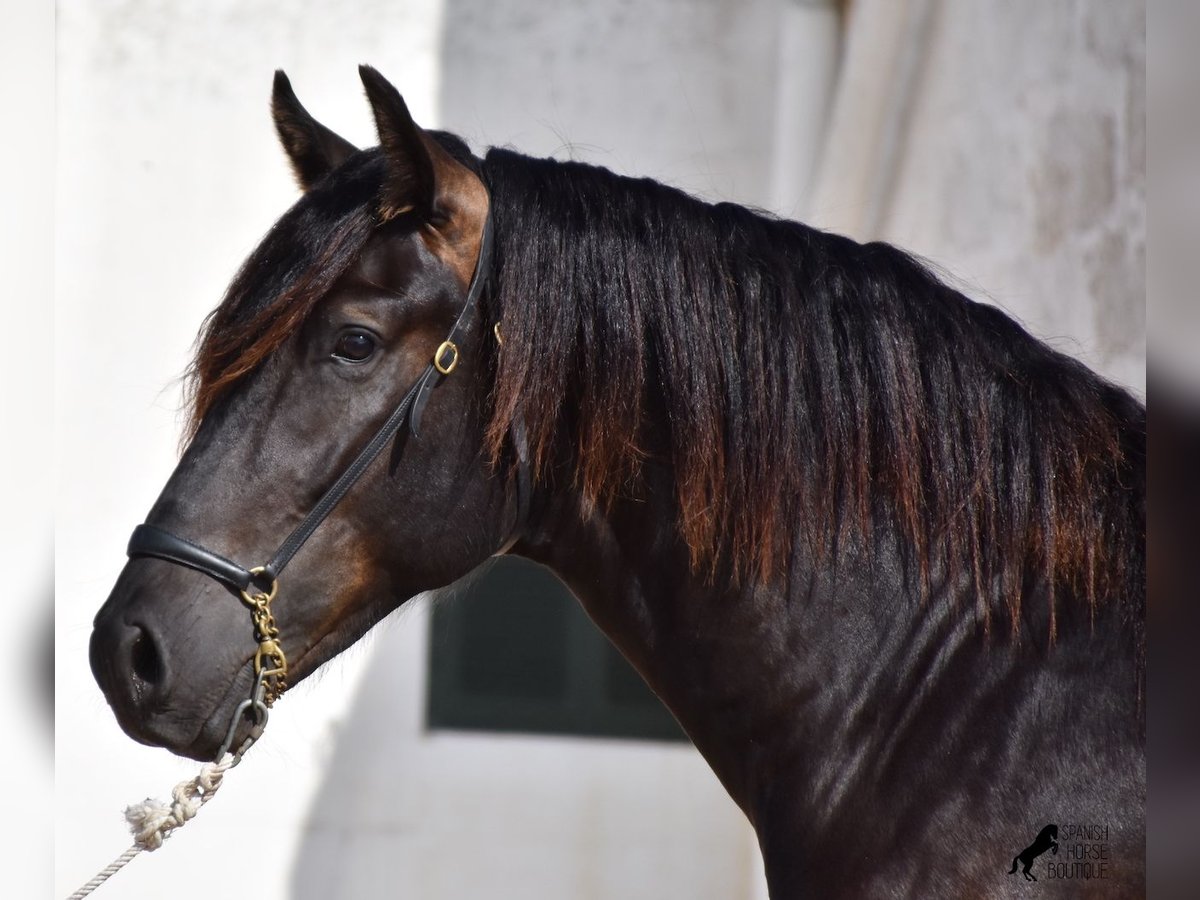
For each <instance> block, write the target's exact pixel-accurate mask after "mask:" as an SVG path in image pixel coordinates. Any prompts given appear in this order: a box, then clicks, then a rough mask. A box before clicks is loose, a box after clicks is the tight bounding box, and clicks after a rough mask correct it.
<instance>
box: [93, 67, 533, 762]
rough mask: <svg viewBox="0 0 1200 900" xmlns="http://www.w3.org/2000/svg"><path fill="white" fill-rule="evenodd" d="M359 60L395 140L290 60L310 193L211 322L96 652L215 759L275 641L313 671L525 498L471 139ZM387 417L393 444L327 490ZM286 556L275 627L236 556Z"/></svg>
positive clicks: (155, 720)
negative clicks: (338, 113)
mask: <svg viewBox="0 0 1200 900" xmlns="http://www.w3.org/2000/svg"><path fill="white" fill-rule="evenodd" d="M361 74H362V79H363V83H364V85H365V87H366V91H367V96H368V99H369V101H370V104H371V106H372V109H373V112H374V116H375V120H376V124H377V127H378V133H379V140H380V146H379V147H378V148H372V149H369V150H357V149H356V148H355V147H354V146H352V145H351V144H350V143H348V142H347V141H345V140H343V139H342V138H341V137H339V136H337V135H336V134H334V133H333V132H332V131H330V130H329V129H327V128H326V127H324V126H323V125H321V124H320V123H318V122H317V121H315V120H314V119H313V118H312V117H311V116H310V115H309V114H308V112H307V111H306V110H305V109H304V107H303V106H302V105H301V104H300V102H299V101H298V100H297V99H296V97H295V95H294V94H293V93H292V90H291V87H290V85H289V83H288V80H287V78H286V77H285V76H284V75H283V73H282V72H281V73H278V74H277V75H276V81H275V90H274V97H273V112H274V119H275V125H276V128H277V130H278V132H279V136H280V139H281V141H282V144H283V147H284V149H285V151H286V152H287V155H288V157H289V158H290V161H291V164H292V167H293V169H294V171H295V173H296V176H297V178H298V181H299V182H300V186H301V188H302V189H303V195H302V197H301V198H300V199H299V200H298V201H297V203H296V204H295V205H294V206H293V207H292V208H291V209H290V210H288V211H287V212H286V213H285V214H284V215H283V217H282V218H281V219H280V220H279V221H278V222H277V223H276V225H275V226H274V227H273V228H272V229H271V231H270V232H269V233H268V234H267V236H266V237H265V238H264V239H263V241H262V243H261V244H260V245H259V247H258V248H257V249H256V250H255V251H254V252H253V253H252V254H251V255H250V257H249V258H248V260H247V262H246V263H245V265H244V266H243V268H242V270H241V272H240V273H239V274H238V275H237V277H236V278H235V280H234V282H233V284H232V285H231V287H230V289H229V292H228V295H227V296H226V298H225V300H224V301H223V302H222V304H221V306H220V307H219V308H218V309H217V310H216V311H215V312H214V313H213V314H212V316H211V317H210V319H209V320H208V322H207V324H206V326H205V330H204V332H203V334H202V338H201V341H200V347H199V353H198V356H197V359H196V362H195V364H194V367H193V404H194V420H195V425H194V433H193V435H192V438H191V440H190V443H189V445H188V446H187V448H186V451H185V452H184V454H183V456H182V458H181V460H180V462H179V465H178V467H177V468H176V470H175V472H174V473H173V474H172V476H171V477H170V479H169V481H168V482H167V484H166V486H165V487H164V488H163V491H162V493H161V495H160V496H159V498H158V500H157V502H156V503H155V504H154V506H153V508H152V509H151V511H150V513H149V515H148V517H147V525H146V526H142V527H141V528H140V529H139V530H138V532H135V537H134V540H133V542H132V543H131V559H130V560H129V562H128V563H127V564H126V566H125V568H124V570H123V571H122V572H121V574H120V576H119V578H118V580H117V582H116V585H115V587H114V588H113V590H112V593H111V595H110V596H109V598H108V601H107V602H106V603H105V604H104V606H103V608H102V609H101V610H100V612H99V614H98V615H97V616H96V620H95V630H94V632H93V635H92V639H91V649H90V655H91V664H92V669H93V671H94V673H95V676H96V678H97V680H98V682H99V683H100V685H101V687H102V689H103V691H104V693H105V695H106V697H107V699H108V701H109V703H110V704H111V706H112V707H113V709H114V711H115V712H116V715H117V717H118V720H119V721H120V724H121V726H122V727H123V728H124V729H125V731H126V732H128V733H129V734H130V735H131V736H132V737H134V738H136V739H137V740H140V741H143V742H145V743H148V744H154V745H161V746H163V747H166V748H168V749H170V750H172V751H174V752H176V753H180V754H183V755H187V756H192V757H195V758H198V759H199V758H208V757H211V756H212V755H213V754H214V753H215V752H216V750H217V748H218V747H219V746H221V744H222V738H223V737H225V736H226V733H227V731H228V730H229V723H230V722H231V720H232V719H233V718H234V716H235V710H236V709H237V708H238V705H239V702H240V701H242V700H243V699H244V698H245V697H246V696H248V695H249V694H250V692H251V685H252V683H253V682H254V679H255V674H254V672H255V667H254V659H255V657H256V655H257V656H258V657H259V658H260V659H261V657H262V656H263V654H264V652H265V654H266V656H268V657H270V658H271V659H274V658H275V657H276V655H277V654H279V655H280V656H279V659H280V661H282V655H281V654H282V653H283V652H286V665H287V678H288V680H289V681H290V682H292V683H294V682H295V681H297V680H299V679H301V678H303V677H305V676H306V675H308V674H310V673H311V672H312V671H313V670H314V669H316V668H317V667H318V666H320V665H321V664H322V663H323V662H325V661H326V660H328V659H330V658H331V657H333V656H334V655H336V654H337V653H338V652H340V651H341V650H342V649H344V648H345V647H347V646H348V645H349V644H351V643H352V642H354V641H355V640H356V639H357V638H359V637H360V636H361V635H362V634H364V633H365V632H366V631H367V630H368V629H369V628H370V627H371V626H372V625H374V624H375V623H376V622H378V621H379V620H380V619H381V618H383V617H384V616H385V615H387V614H388V613H389V612H390V611H391V610H393V609H395V608H396V607H398V606H399V605H400V604H402V603H403V602H405V601H406V600H407V599H409V598H410V597H413V596H414V595H416V594H418V593H421V592H423V591H426V590H428V589H431V588H435V587H439V586H442V585H446V584H448V583H450V582H452V581H454V580H455V579H456V578H458V577H459V576H461V575H463V574H464V573H466V572H467V571H469V570H470V569H472V568H474V567H475V566H476V565H477V564H479V563H480V562H482V561H483V560H484V559H486V558H487V557H488V556H490V555H492V554H493V553H495V552H497V550H499V549H501V548H502V546H503V545H504V543H505V542H506V540H508V539H509V538H510V537H511V535H512V533H513V530H514V524H515V521H516V518H517V514H516V509H517V502H516V499H515V498H514V496H513V491H512V490H511V489H510V484H509V481H508V479H506V478H503V477H499V476H498V475H497V472H498V471H499V470H498V469H497V468H496V467H495V465H494V462H495V460H494V459H492V458H491V456H490V455H489V454H488V453H486V452H484V451H483V449H482V448H483V446H484V437H483V430H484V424H485V423H484V416H483V410H484V407H485V406H486V399H487V394H486V390H485V388H484V387H483V386H484V385H486V383H487V381H486V377H485V376H486V373H487V371H488V368H489V366H490V365H491V364H492V355H493V354H494V353H495V352H496V346H495V344H496V339H495V338H493V337H492V330H491V326H490V325H485V324H484V322H483V317H484V316H483V312H482V311H480V310H477V309H472V310H468V309H466V308H465V304H466V303H467V302H468V294H469V291H470V292H471V297H472V299H473V298H474V295H475V294H476V293H477V290H476V288H475V285H474V283H473V278H474V280H475V282H478V283H479V285H482V284H483V281H484V279H485V277H486V274H487V273H486V272H484V271H481V272H479V273H478V275H477V274H476V268H477V261H479V260H480V258H481V250H482V245H483V242H484V235H485V231H486V228H487V225H488V214H489V210H488V205H489V201H488V193H487V190H486V188H485V186H484V184H483V182H482V180H481V179H480V177H479V175H478V174H477V172H478V168H477V165H476V161H475V160H474V159H473V157H471V156H470V154H469V152H468V151H467V150H466V147H465V145H463V144H462V143H461V142H460V141H458V140H457V139H456V138H453V137H452V136H449V135H444V134H440V133H433V132H426V131H423V130H422V129H420V128H419V127H418V126H417V125H416V124H415V123H414V122H413V120H412V118H411V116H410V115H409V112H408V109H407V107H406V106H405V103H404V101H403V99H402V98H401V96H400V94H399V93H398V92H397V91H396V89H395V88H393V87H392V86H391V85H390V84H389V83H388V82H387V81H385V80H384V79H383V78H382V76H380V75H379V74H378V73H377V72H375V71H374V70H373V69H370V68H367V67H364V68H363V69H362V70H361ZM451 329H453V332H451ZM448 333H451V334H452V336H453V337H454V338H455V341H453V342H449V341H443V339H444V338H446V336H447V334H448ZM435 356H436V359H435ZM435 385H436V387H437V390H436V393H434V392H433V390H432V389H433V387H434V386H435ZM410 395H412V396H411V397H410ZM431 395H432V396H435V397H436V402H433V403H432V404H431V405H430V406H429V407H428V410H427V411H425V410H424V404H425V402H426V401H428V400H429V399H431ZM401 398H404V399H403V402H401ZM398 404H399V405H400V406H402V407H404V408H403V409H400V408H398ZM397 415H399V418H400V419H403V420H404V421H403V422H402V423H401V425H402V427H398V428H393V429H392V431H391V432H389V433H387V434H382V433H381V432H380V429H381V427H383V425H384V423H385V422H387V421H389V420H390V419H391V418H395V417H396V416H397ZM418 423H419V431H418V429H417V428H416V426H417V425H418ZM385 430H386V429H385ZM372 435H376V436H377V437H379V438H380V447H379V449H381V450H382V452H381V453H380V454H379V457H378V458H374V457H372V458H371V459H366V460H365V461H364V462H363V463H362V464H361V465H360V466H359V468H360V469H361V472H357V471H356V472H355V474H357V475H358V476H359V477H358V478H357V481H356V482H355V483H353V484H352V486H350V487H349V489H348V490H346V491H345V493H344V496H341V495H339V496H336V497H331V494H332V493H336V491H334V490H331V486H332V485H334V484H335V483H337V482H338V479H339V476H340V475H343V473H345V472H346V470H347V469H348V468H351V467H352V466H353V465H354V463H355V461H356V460H357V459H359V458H360V457H361V456H362V453H363V446H364V444H366V443H367V442H368V441H369V440H370V439H371V437H372ZM351 481H354V479H351ZM342 487H345V485H342ZM339 489H340V488H339ZM318 507H319V508H320V509H319V512H320V516H319V517H318V516H317V510H316V509H315V508H318ZM325 507H328V508H325ZM298 526H299V528H298ZM308 526H312V527H311V528H309V527H308ZM306 528H307V530H308V533H307V534H297V532H304V531H305V530H306ZM289 533H291V535H292V537H291V538H288V536H289ZM285 538H287V539H288V540H287V542H286V544H290V545H291V546H288V547H286V551H287V552H286V553H285V552H284V548H281V549H280V551H275V548H276V547H280V545H281V542H285ZM272 553H274V554H275V556H274V557H272ZM293 555H294V562H292V556H293ZM284 556H286V557H287V558H283V557H284ZM268 559H271V560H272V563H271V565H273V566H274V571H269V573H268V574H269V578H264V579H262V581H266V580H269V581H270V582H271V585H270V590H271V592H274V591H275V590H276V589H278V597H277V598H272V600H271V606H270V610H269V611H270V615H271V617H272V621H271V622H270V623H269V625H267V626H265V627H266V633H263V629H264V625H263V622H261V621H257V620H256V622H255V624H254V627H252V623H251V616H250V614H249V613H248V611H247V609H246V608H245V606H244V605H243V604H242V603H240V602H239V595H241V596H242V598H243V599H248V600H253V599H254V598H259V599H265V598H266V597H267V592H266V585H264V584H263V583H261V581H259V582H258V583H256V584H251V583H250V581H249V580H246V578H245V577H243V578H242V580H241V581H239V575H238V573H246V572H248V571H249V570H250V569H252V568H254V567H256V564H264V563H267V561H268ZM235 560H236V562H234V561H235ZM281 560H282V562H280V561H281ZM173 563H183V564H182V565H177V564H173ZM288 563H291V565H290V566H289V568H288V570H287V572H286V574H285V575H283V576H282V577H279V576H280V572H279V570H280V569H281V568H282V565H286V564H288ZM230 572H232V573H233V574H232V575H230V574H229V573H230ZM258 575H259V573H258V572H257V571H256V572H255V575H254V577H255V579H257V577H258ZM274 628H277V631H276V632H275V633H271V631H272V629H274ZM272 641H276V642H277V643H271V642H272ZM281 648H282V649H281ZM249 724H250V723H248V722H247V723H243V724H242V725H241V726H239V728H240V729H241V730H243V731H244V730H246V729H248V728H249ZM229 736H230V737H232V736H233V733H232V732H229ZM239 739H240V738H239Z"/></svg>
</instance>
